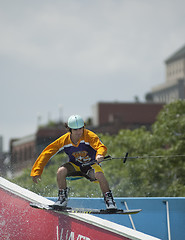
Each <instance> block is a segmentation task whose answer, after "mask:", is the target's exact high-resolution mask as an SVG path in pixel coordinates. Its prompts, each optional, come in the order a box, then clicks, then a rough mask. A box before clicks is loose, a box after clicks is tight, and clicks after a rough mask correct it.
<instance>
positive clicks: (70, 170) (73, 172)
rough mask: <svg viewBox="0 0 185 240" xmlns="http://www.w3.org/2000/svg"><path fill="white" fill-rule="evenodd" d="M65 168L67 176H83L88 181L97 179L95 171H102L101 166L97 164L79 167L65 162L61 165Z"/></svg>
mask: <svg viewBox="0 0 185 240" xmlns="http://www.w3.org/2000/svg"><path fill="white" fill-rule="evenodd" d="M62 167H65V168H66V169H67V177H71V176H75V177H85V178H87V179H88V180H90V181H97V179H96V178H95V173H96V172H103V170H102V168H101V167H100V165H98V164H96V163H95V164H93V165H90V166H85V167H79V166H77V165H75V164H74V163H71V162H67V163H64V164H63V165H62Z"/></svg>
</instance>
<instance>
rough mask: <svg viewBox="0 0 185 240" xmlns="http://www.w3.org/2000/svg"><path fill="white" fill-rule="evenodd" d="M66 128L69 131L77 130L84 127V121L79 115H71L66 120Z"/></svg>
mask: <svg viewBox="0 0 185 240" xmlns="http://www.w3.org/2000/svg"><path fill="white" fill-rule="evenodd" d="M68 127H69V128H71V129H78V128H82V127H84V120H83V119H82V117H81V116H79V115H72V116H70V117H69V119H68Z"/></svg>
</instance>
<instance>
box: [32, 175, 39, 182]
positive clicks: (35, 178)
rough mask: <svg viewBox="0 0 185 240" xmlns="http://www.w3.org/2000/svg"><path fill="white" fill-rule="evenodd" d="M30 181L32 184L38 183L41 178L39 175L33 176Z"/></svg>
mask: <svg viewBox="0 0 185 240" xmlns="http://www.w3.org/2000/svg"><path fill="white" fill-rule="evenodd" d="M32 180H33V182H34V183H38V180H39V181H41V176H40V175H37V176H34V177H32Z"/></svg>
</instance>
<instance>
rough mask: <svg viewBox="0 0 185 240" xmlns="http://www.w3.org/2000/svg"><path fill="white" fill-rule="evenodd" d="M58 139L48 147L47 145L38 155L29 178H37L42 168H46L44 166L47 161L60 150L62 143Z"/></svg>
mask: <svg viewBox="0 0 185 240" xmlns="http://www.w3.org/2000/svg"><path fill="white" fill-rule="evenodd" d="M61 138H62V137H60V138H59V139H57V140H56V141H54V142H53V143H51V144H50V145H48V146H47V147H46V148H45V149H44V150H43V151H42V153H41V154H40V155H39V157H38V158H37V160H36V161H35V163H34V165H33V167H32V170H31V174H30V176H32V177H34V176H38V175H41V174H42V172H43V170H44V167H45V166H46V164H47V163H48V161H49V160H50V159H51V158H52V157H53V156H54V155H55V154H56V153H57V152H58V151H59V150H60V148H61V147H62V145H61V143H62V142H63V141H61Z"/></svg>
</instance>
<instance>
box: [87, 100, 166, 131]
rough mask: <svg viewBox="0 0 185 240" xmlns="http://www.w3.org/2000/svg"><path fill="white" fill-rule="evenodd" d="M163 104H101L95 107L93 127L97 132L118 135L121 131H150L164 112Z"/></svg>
mask: <svg viewBox="0 0 185 240" xmlns="http://www.w3.org/2000/svg"><path fill="white" fill-rule="evenodd" d="M163 106H164V104H163V103H121V102H120V103H111V102H99V103H97V104H96V105H95V106H94V107H93V127H92V129H93V130H94V131H96V132H101V133H109V134H117V133H118V132H119V130H120V129H136V128H139V127H141V126H145V127H146V128H147V129H150V127H151V125H152V124H153V123H154V122H155V121H156V118H157V115H158V114H159V112H160V111H161V110H162V108H163Z"/></svg>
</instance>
